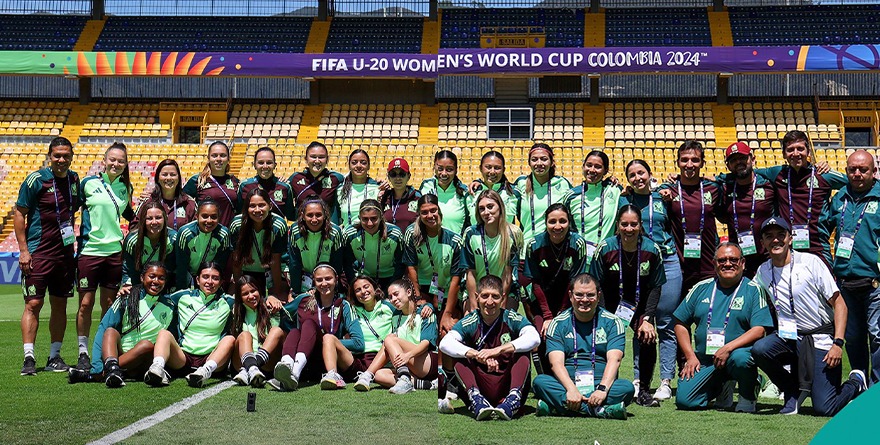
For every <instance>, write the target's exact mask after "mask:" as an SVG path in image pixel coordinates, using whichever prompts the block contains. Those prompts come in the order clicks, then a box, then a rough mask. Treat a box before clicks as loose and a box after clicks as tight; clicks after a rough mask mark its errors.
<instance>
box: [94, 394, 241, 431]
mask: <svg viewBox="0 0 880 445" xmlns="http://www.w3.org/2000/svg"><path fill="white" fill-rule="evenodd" d="M232 386H235V382H233V381H231V380H227V381H225V382H221V383H219V384H217V385H215V386H213V387H211V388H209V389H206V390H204V391H202V392H199V393H196V394H193V395H191V396H189V397H187V398H185V399H183V400H181V401H179V402H177V403H174V404H172V405H170V406H168V407H167V408H165V409H162V410H161V411H157V412H156V413H155V414H153V415H150V416H147V417H144V418H143V419H141V420H138V421H137V422H135V423H132V424H131V425H129V426H127V427H125V428H122V429H119V430H116V431H114V432H112V433H110V434H108V435H106V436H104V437H102V438H100V439H98V440H96V441H94V442H89V445H104V444H115V443H117V442H120V441H123V440H125V439H128V438H129V437H131V436H134V435H135V434H137V433H139V432H141V431H143V430H145V429H147V428H150V427H152V426H155V425H158V424H159V423H161V422H164V421H165V420H168V419H170V418H172V417H174V416H176V415H177V414H180V413H181V412H183V411H185V410H187V409H189V408H191V407H193V406H195V405H197V404H198V403H199V402H201V401H203V400H205V399H208V398H210V397H213V396H215V395H217V394H219V393H220V391H223V390H224V389H227V388H229V387H232Z"/></svg>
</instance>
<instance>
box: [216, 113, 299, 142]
mask: <svg viewBox="0 0 880 445" xmlns="http://www.w3.org/2000/svg"><path fill="white" fill-rule="evenodd" d="M304 108H305V107H304V106H303V105H302V104H253V105H252V104H237V105H235V106H233V108H232V111H231V112H230V117H229V123H228V124H210V125H208V127H207V129H206V130H207V132H206V134H205V138H206V139H209V140H236V141H241V140H245V139H250V138H290V139H296V137H297V135H298V133H299V125H300V122H302V116H303V110H304Z"/></svg>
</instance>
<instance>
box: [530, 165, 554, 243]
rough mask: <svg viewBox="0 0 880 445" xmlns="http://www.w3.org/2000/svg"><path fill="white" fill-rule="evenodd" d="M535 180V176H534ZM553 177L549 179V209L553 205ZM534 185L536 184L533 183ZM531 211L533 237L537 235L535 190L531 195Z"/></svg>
mask: <svg viewBox="0 0 880 445" xmlns="http://www.w3.org/2000/svg"><path fill="white" fill-rule="evenodd" d="M532 178H533V179H534V174H533V175H532ZM552 180H553V177H552V176H551V177H550V178H548V179H547V207H550V204H553V196H552V192H553V187H551V185H552V184H551V182H552ZM533 183H534V182H533ZM529 211H530V212H531V215H530V216H531V217H532V235H534V234H535V190H534V188H532V193H531V194H530V195H529Z"/></svg>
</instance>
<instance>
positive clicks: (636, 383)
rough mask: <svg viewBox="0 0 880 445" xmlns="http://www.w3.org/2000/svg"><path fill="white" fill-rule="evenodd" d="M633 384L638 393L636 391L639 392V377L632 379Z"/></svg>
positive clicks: (640, 382)
mask: <svg viewBox="0 0 880 445" xmlns="http://www.w3.org/2000/svg"><path fill="white" fill-rule="evenodd" d="M633 386H634V387H635V388H636V394H638V393H639V390H640V389H641V387H642V381H641V380H639V379H635V380H633Z"/></svg>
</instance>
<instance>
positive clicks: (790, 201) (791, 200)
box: [786, 167, 816, 227]
mask: <svg viewBox="0 0 880 445" xmlns="http://www.w3.org/2000/svg"><path fill="white" fill-rule="evenodd" d="M815 178H816V170H815V169H814V168H813V167H810V179H808V180H807V183H808V184H809V187H810V188H809V190H810V196H809V197H808V198H807V221H806V224H808V225H809V224H810V221H811V220H812V219H813V182H814V179H815ZM786 185H787V186H788V220H789V221H790V222H791V225H792V227H794V197H793V196H791V167H788V181H787V184H786Z"/></svg>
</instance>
